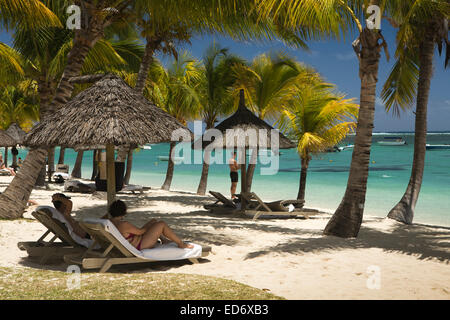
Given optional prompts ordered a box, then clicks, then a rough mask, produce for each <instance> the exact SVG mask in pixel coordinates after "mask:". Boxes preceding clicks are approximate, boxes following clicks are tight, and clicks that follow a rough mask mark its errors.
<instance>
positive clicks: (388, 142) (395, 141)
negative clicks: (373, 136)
mask: <svg viewBox="0 0 450 320" xmlns="http://www.w3.org/2000/svg"><path fill="white" fill-rule="evenodd" d="M378 143H379V144H381V145H383V146H402V145H405V144H406V141H405V140H403V138H402V137H385V138H384V140H383V141H378Z"/></svg>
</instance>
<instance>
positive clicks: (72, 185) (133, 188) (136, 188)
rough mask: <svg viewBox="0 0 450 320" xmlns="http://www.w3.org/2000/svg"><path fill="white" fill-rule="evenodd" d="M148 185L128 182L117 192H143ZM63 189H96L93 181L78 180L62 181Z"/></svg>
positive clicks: (69, 190) (93, 190) (76, 190)
mask: <svg viewBox="0 0 450 320" xmlns="http://www.w3.org/2000/svg"><path fill="white" fill-rule="evenodd" d="M149 189H150V188H149V187H144V186H140V185H137V184H128V185H125V186H123V188H122V189H121V190H119V191H118V192H117V193H126V192H131V193H133V194H135V193H143V192H144V191H145V190H149ZM64 191H66V192H79V193H94V192H96V191H97V187H96V184H95V183H84V182H82V181H79V180H67V181H65V182H64Z"/></svg>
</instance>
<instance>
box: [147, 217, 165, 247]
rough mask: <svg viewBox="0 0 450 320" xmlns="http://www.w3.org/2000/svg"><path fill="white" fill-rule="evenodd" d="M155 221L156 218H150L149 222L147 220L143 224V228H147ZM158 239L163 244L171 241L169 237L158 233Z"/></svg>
mask: <svg viewBox="0 0 450 320" xmlns="http://www.w3.org/2000/svg"><path fill="white" fill-rule="evenodd" d="M156 222H158V220H156V219H152V220H150V221H149V222H147V223H146V224H145V225H144V226H143V228H145V229H147V230H148V229H149V228H150V227H151V226H152V225H153V224H155V223H156ZM159 239H160V240H161V242H162V243H163V244H164V243H168V242H172V241H170V240H169V239H167V238H166V237H164V236H163V235H160V236H159Z"/></svg>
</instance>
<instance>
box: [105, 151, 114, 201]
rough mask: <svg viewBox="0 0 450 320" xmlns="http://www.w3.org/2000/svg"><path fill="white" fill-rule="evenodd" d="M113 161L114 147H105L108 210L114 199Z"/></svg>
mask: <svg viewBox="0 0 450 320" xmlns="http://www.w3.org/2000/svg"><path fill="white" fill-rule="evenodd" d="M114 162H115V159H114V145H112V144H108V145H106V171H107V178H106V188H107V189H106V190H107V194H108V208H109V206H110V205H111V203H113V202H114V200H115V199H116V168H115V163H114Z"/></svg>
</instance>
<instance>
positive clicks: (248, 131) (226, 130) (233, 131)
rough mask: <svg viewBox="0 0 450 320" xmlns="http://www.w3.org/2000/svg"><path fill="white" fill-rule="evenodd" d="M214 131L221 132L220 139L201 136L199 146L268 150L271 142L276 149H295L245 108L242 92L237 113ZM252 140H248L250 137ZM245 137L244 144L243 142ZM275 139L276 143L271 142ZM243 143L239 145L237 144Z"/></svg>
mask: <svg viewBox="0 0 450 320" xmlns="http://www.w3.org/2000/svg"><path fill="white" fill-rule="evenodd" d="M214 129H217V130H220V131H221V132H222V139H214V140H213V141H212V142H211V141H205V140H208V139H206V138H204V136H202V144H201V146H202V147H203V148H205V147H206V146H208V145H209V146H210V148H225V149H228V148H230V147H231V148H232V147H235V148H239V147H240V148H243V147H245V148H251V149H254V148H256V147H263V148H264V149H270V148H271V146H273V145H272V142H273V143H274V145H275V146H276V147H277V148H276V149H290V148H295V144H294V143H292V142H291V141H290V140H289V139H288V138H286V137H285V136H284V135H283V134H282V133H280V132H279V131H278V130H276V129H274V128H273V127H272V126H270V125H269V124H268V123H267V122H265V121H264V120H261V119H260V118H258V117H257V116H255V115H254V114H253V113H252V112H251V111H250V110H248V109H247V108H246V107H245V101H244V91H243V90H241V91H240V99H239V107H238V109H237V111H236V112H235V113H234V114H233V115H232V116H231V117H229V118H227V119H225V120H223V121H222V122H221V123H220V124H218V125H217V126H216V127H215V128H214ZM252 135H253V137H254V139H251V138H249V137H250V136H252ZM243 137H245V142H244V140H243ZM272 138H275V139H277V140H278V142H277V141H272V140H273V139H272ZM239 139H242V140H241V142H244V143H245V146H244V145H241V144H240V143H239V142H240V140H239ZM199 145H200V144H199V143H194V148H198V146H199Z"/></svg>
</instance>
